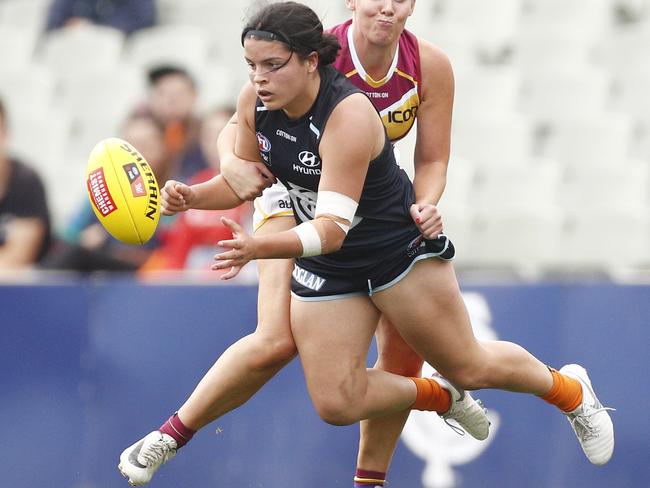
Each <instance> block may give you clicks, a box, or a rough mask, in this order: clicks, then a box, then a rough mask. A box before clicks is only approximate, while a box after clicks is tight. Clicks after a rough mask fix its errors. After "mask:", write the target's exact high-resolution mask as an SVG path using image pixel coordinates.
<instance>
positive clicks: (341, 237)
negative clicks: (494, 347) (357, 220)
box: [321, 229, 345, 254]
mask: <svg viewBox="0 0 650 488" xmlns="http://www.w3.org/2000/svg"><path fill="white" fill-rule="evenodd" d="M344 242H345V233H344V232H343V231H342V230H340V229H338V232H336V233H334V232H332V233H331V235H328V236H327V237H326V238H325V239H323V240H322V241H321V249H322V250H323V254H331V253H333V252H336V251H338V250H339V249H341V248H342V247H343V243H344Z"/></svg>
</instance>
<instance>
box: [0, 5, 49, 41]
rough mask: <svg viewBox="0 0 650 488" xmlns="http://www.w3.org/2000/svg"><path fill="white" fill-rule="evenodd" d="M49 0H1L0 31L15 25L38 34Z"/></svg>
mask: <svg viewBox="0 0 650 488" xmlns="http://www.w3.org/2000/svg"><path fill="white" fill-rule="evenodd" d="M49 5H50V0H3V1H1V2H0V31H2V30H4V29H5V28H6V27H17V28H20V29H21V30H23V31H30V32H31V33H36V34H38V33H39V32H41V31H42V30H43V27H44V25H45V18H46V15H47V9H48V7H49Z"/></svg>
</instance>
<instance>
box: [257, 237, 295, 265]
mask: <svg viewBox="0 0 650 488" xmlns="http://www.w3.org/2000/svg"><path fill="white" fill-rule="evenodd" d="M254 240H255V258H256V259H281V258H297V257H299V256H301V255H302V244H301V242H300V239H299V238H298V234H296V233H295V232H294V231H293V230H288V231H284V232H278V233H277V234H271V235H262V236H256V237H254Z"/></svg>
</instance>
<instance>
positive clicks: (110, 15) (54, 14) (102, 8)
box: [46, 0, 156, 34]
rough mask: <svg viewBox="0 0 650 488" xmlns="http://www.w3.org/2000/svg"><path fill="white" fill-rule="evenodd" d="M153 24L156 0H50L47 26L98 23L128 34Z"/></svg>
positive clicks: (60, 26)
mask: <svg viewBox="0 0 650 488" xmlns="http://www.w3.org/2000/svg"><path fill="white" fill-rule="evenodd" d="M155 23H156V1H155V0H52V3H51V5H50V10H49V13H48V18H47V24H46V29H47V30H53V29H59V28H62V27H73V26H77V25H83V24H97V25H104V26H108V27H114V28H115V29H119V30H121V31H122V32H124V33H125V34H131V33H133V32H134V31H136V30H138V29H143V28H146V27H151V26H153V25H154V24H155Z"/></svg>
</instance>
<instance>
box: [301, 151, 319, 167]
mask: <svg viewBox="0 0 650 488" xmlns="http://www.w3.org/2000/svg"><path fill="white" fill-rule="evenodd" d="M298 160H299V161H300V163H301V164H303V165H304V166H307V167H308V168H315V167H316V166H319V165H320V159H318V156H316V155H315V154H314V153H313V152H309V151H302V152H301V153H300V154H298Z"/></svg>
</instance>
